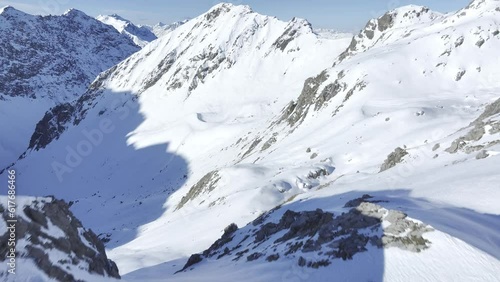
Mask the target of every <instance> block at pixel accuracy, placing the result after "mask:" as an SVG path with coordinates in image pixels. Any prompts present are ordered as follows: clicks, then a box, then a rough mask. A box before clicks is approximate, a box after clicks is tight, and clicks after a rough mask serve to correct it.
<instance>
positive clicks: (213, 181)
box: [176, 170, 220, 210]
mask: <svg viewBox="0 0 500 282" xmlns="http://www.w3.org/2000/svg"><path fill="white" fill-rule="evenodd" d="M219 180H220V176H219V174H218V171H216V170H215V171H211V172H209V173H207V174H206V175H205V176H203V177H202V178H201V179H200V181H198V183H196V184H195V185H193V187H191V189H189V192H188V193H187V194H186V195H185V196H184V197H182V199H181V201H180V202H179V204H178V205H177V208H176V209H177V210H178V209H180V208H182V207H183V206H184V205H185V204H187V203H188V202H189V201H192V200H193V199H195V198H196V197H198V195H200V194H201V193H208V192H211V191H213V190H214V189H215V187H216V186H217V182H218V181H219Z"/></svg>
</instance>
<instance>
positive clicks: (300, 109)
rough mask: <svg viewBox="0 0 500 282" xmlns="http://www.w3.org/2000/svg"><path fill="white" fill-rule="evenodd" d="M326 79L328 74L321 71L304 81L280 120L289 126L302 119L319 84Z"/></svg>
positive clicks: (311, 102)
mask: <svg viewBox="0 0 500 282" xmlns="http://www.w3.org/2000/svg"><path fill="white" fill-rule="evenodd" d="M327 79H328V74H327V73H326V71H323V72H322V73H320V74H319V75H318V76H316V77H310V78H308V79H307V80H306V81H305V82H304V87H303V88H302V92H301V94H300V96H299V97H298V98H297V101H296V102H293V103H290V104H289V105H288V107H287V108H286V109H285V110H284V111H283V116H282V118H281V120H286V121H287V122H288V124H289V125H290V126H293V125H295V124H296V123H297V122H299V121H301V120H303V119H304V118H305V117H306V115H307V113H308V111H309V107H311V105H312V104H313V102H314V99H315V96H316V93H317V91H318V88H319V87H320V85H321V84H322V83H323V82H325V81H326V80H327Z"/></svg>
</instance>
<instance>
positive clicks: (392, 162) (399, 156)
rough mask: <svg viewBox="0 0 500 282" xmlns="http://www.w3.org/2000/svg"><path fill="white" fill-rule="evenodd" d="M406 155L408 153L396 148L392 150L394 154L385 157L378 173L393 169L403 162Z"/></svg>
mask: <svg viewBox="0 0 500 282" xmlns="http://www.w3.org/2000/svg"><path fill="white" fill-rule="evenodd" d="M406 155H408V152H407V151H406V150H404V149H402V148H400V147H397V148H396V149H395V150H394V152H392V153H390V154H389V156H387V159H386V160H385V161H384V163H383V164H382V166H381V167H380V172H382V171H386V170H388V169H390V168H393V167H395V166H396V165H397V164H398V163H400V162H401V161H402V160H403V158H404V156H406Z"/></svg>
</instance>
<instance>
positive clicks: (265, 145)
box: [261, 133, 278, 151]
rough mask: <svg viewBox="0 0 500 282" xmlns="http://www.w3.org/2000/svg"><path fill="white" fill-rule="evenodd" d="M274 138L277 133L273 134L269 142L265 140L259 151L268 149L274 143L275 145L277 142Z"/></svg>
mask: <svg viewBox="0 0 500 282" xmlns="http://www.w3.org/2000/svg"><path fill="white" fill-rule="evenodd" d="M276 136H278V133H273V136H272V137H271V138H269V140H267V141H266V143H264V145H262V149H261V151H265V150H267V149H269V148H270V147H271V146H272V145H273V144H274V143H276V141H278V140H277V139H276Z"/></svg>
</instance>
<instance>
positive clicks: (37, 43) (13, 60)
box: [0, 6, 139, 169]
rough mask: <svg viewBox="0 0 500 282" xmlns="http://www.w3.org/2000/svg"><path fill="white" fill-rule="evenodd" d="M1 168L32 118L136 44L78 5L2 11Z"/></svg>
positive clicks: (22, 144)
mask: <svg viewBox="0 0 500 282" xmlns="http://www.w3.org/2000/svg"><path fill="white" fill-rule="evenodd" d="M0 31H1V32H0V80H1V81H2V83H1V84H0V129H1V130H2V132H4V134H3V135H2V139H1V141H0V169H3V168H4V167H5V166H7V165H9V164H11V163H12V162H14V161H15V160H17V158H18V157H19V155H20V154H21V153H22V152H23V151H24V150H25V149H26V148H27V147H28V144H29V141H30V140H29V138H30V136H31V134H32V133H33V130H34V128H35V125H36V123H37V122H38V121H39V120H40V119H41V118H42V117H43V115H44V113H45V112H46V111H47V110H49V109H50V108H51V107H53V106H55V105H56V104H58V103H63V102H69V101H72V100H74V99H75V98H78V97H79V95H81V94H82V93H83V92H84V91H85V89H86V88H87V86H88V85H89V84H90V82H92V80H93V79H94V78H95V77H96V76H97V75H98V74H99V73H100V72H102V71H104V70H106V69H108V68H110V67H112V66H113V65H115V64H117V63H118V62H120V61H122V60H123V59H125V58H126V57H128V56H129V55H131V54H132V53H134V52H136V51H137V50H138V49H139V48H138V47H137V46H136V45H135V44H134V43H133V42H132V41H130V40H129V39H128V38H127V37H125V36H123V35H121V34H119V33H118V32H116V30H114V29H113V28H111V27H109V26H107V25H104V24H102V23H101V22H99V21H97V20H95V19H93V18H91V17H88V16H87V15H85V14H84V13H82V12H80V11H77V10H70V11H67V12H66V13H65V14H64V15H61V16H43V17H42V16H33V15H29V14H26V13H23V12H21V11H18V10H16V9H14V8H13V7H10V6H8V7H4V8H2V10H1V12H0Z"/></svg>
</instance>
